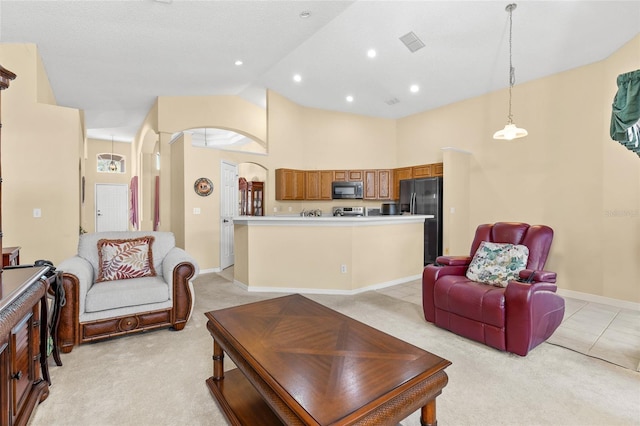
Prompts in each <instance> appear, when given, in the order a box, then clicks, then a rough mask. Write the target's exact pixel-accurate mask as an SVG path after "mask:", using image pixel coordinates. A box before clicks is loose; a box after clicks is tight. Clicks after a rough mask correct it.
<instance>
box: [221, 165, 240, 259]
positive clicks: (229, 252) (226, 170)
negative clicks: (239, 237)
mask: <svg viewBox="0 0 640 426" xmlns="http://www.w3.org/2000/svg"><path fill="white" fill-rule="evenodd" d="M220 173H221V178H220V186H221V188H220V269H225V268H228V267H229V266H231V265H233V264H234V263H235V259H234V252H233V217H234V216H236V215H237V214H238V167H237V165H236V164H232V163H227V162H225V161H222V162H221V164H220Z"/></svg>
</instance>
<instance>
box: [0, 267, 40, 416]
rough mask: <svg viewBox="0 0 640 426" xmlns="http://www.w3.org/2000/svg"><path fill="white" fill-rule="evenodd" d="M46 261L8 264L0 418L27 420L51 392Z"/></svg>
mask: <svg viewBox="0 0 640 426" xmlns="http://www.w3.org/2000/svg"><path fill="white" fill-rule="evenodd" d="M47 269H48V268H47V267H30V268H17V269H6V270H4V271H3V272H2V275H3V282H2V299H0V370H1V374H0V380H1V381H0V407H1V412H0V424H2V425H26V424H27V423H28V422H29V419H30V418H31V415H32V413H33V410H34V409H35V407H36V406H37V405H38V403H40V402H42V401H44V400H45V399H46V398H47V397H48V396H49V383H48V379H49V378H48V368H47V367H46V365H47V364H46V363H47V355H46V347H47V337H48V332H47V330H48V324H47V287H48V282H47V280H46V279H44V278H42V276H43V275H44V273H45V272H46V271H47Z"/></svg>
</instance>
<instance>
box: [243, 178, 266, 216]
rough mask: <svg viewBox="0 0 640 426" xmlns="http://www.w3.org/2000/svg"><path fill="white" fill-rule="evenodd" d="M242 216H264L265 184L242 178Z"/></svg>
mask: <svg viewBox="0 0 640 426" xmlns="http://www.w3.org/2000/svg"><path fill="white" fill-rule="evenodd" d="M238 188H239V190H240V212H239V213H240V216H264V182H255V181H254V182H247V180H246V179H245V178H240V180H239V182H238Z"/></svg>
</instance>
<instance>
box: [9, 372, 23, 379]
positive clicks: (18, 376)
mask: <svg viewBox="0 0 640 426" xmlns="http://www.w3.org/2000/svg"><path fill="white" fill-rule="evenodd" d="M11 378H12V379H15V380H20V379H22V371H18V372H17V373H15V374H14V375H13V376H11Z"/></svg>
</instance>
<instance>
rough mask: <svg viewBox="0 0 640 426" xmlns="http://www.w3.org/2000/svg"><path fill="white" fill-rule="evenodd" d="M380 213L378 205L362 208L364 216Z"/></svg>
mask: <svg viewBox="0 0 640 426" xmlns="http://www.w3.org/2000/svg"><path fill="white" fill-rule="evenodd" d="M381 214H382V213H381V212H380V207H365V209H364V215H365V216H380V215H381Z"/></svg>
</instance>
